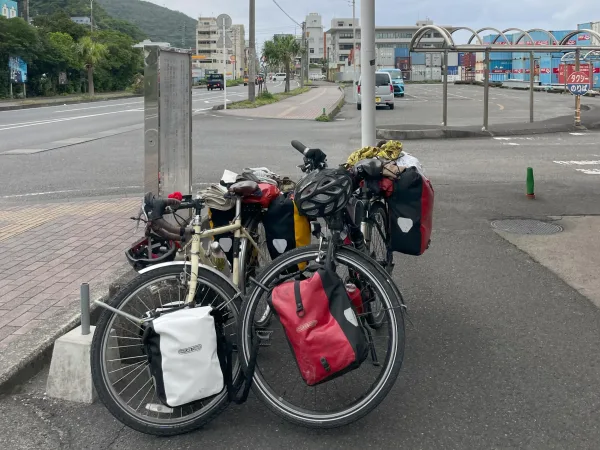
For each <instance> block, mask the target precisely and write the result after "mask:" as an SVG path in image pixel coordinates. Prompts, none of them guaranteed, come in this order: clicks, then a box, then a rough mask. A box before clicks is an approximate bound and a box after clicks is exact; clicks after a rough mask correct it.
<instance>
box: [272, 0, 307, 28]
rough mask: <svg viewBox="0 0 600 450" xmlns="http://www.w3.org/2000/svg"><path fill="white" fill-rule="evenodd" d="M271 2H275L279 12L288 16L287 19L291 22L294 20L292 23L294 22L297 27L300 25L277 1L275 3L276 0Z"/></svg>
mask: <svg viewBox="0 0 600 450" xmlns="http://www.w3.org/2000/svg"><path fill="white" fill-rule="evenodd" d="M273 3H275V4H276V5H277V7H278V8H279V9H280V10H281V12H283V13H284V14H285V15H286V16H288V17H289V19H290V20H291V21H292V22H294V23H295V24H296V25H298V26H299V27H301V26H302V25H300V24H299V23H298V22H296V21H295V20H294V18H293V17H292V16H290V15H289V14H288V13H286V12H285V10H284V9H283V8H282V7H281V6H279V3H277V1H276V0H273Z"/></svg>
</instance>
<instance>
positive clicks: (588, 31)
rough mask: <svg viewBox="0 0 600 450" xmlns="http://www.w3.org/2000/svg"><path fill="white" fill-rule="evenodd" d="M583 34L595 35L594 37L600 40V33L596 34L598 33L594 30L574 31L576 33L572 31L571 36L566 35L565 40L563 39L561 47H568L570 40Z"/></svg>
mask: <svg viewBox="0 0 600 450" xmlns="http://www.w3.org/2000/svg"><path fill="white" fill-rule="evenodd" d="M582 33H585V34H588V33H589V34H593V35H594V37H595V38H596V39H598V40H600V33H597V32H596V31H594V30H588V29H584V30H574V31H571V32H570V33H569V34H567V35H566V36H565V37H564V38H562V39H561V41H560V45H567V42H569V40H570V39H571V38H572V37H574V36H577V35H578V34H582ZM592 47H597V46H592ZM592 50H594V49H592Z"/></svg>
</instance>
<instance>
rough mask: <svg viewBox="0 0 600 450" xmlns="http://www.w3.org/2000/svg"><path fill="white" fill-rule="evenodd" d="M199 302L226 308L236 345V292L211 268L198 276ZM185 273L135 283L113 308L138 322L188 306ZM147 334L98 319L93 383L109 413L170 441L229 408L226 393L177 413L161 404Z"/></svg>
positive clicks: (164, 271)
mask: <svg viewBox="0 0 600 450" xmlns="http://www.w3.org/2000/svg"><path fill="white" fill-rule="evenodd" d="M198 272H199V273H198V289H197V292H196V303H197V304H199V305H202V306H207V305H211V306H213V307H216V308H227V310H228V312H229V313H230V320H229V322H228V323H226V324H225V327H226V328H225V330H226V334H227V339H228V340H230V341H231V342H233V343H235V342H236V338H235V332H236V331H237V327H236V325H237V320H238V310H237V307H236V305H235V302H234V301H232V299H233V298H234V297H235V296H236V294H237V290H236V289H235V288H234V286H233V285H232V284H231V283H229V282H228V281H227V280H226V279H225V278H224V277H222V276H220V274H218V273H214V272H213V271H211V270H210V269H207V268H204V267H200V268H199V271H198ZM184 273H187V274H188V275H187V276H189V266H187V270H186V271H185V272H184V266H183V265H175V266H167V267H162V268H160V269H156V270H153V271H151V272H149V273H146V274H143V275H141V276H138V277H136V278H135V279H134V280H132V281H131V282H130V283H129V284H128V285H127V286H125V287H124V288H123V289H122V290H121V291H120V292H119V293H118V294H117V295H116V296H115V297H114V298H112V299H111V300H110V301H109V303H108V304H109V305H110V306H112V307H113V308H116V309H118V310H120V311H123V312H127V313H129V314H131V315H133V316H135V317H140V318H141V317H144V316H145V315H146V313H147V312H148V311H151V310H153V309H155V308H157V307H163V308H168V307H169V305H177V304H179V303H180V302H182V301H184V300H185V298H186V294H187V287H186V286H183V285H182V282H181V279H182V278H184V277H185V276H186V275H184V276H182V274H184ZM142 333H143V330H142V329H141V327H140V326H139V325H137V323H134V322H133V321H130V320H129V319H127V318H124V317H123V316H120V315H118V314H115V313H113V312H112V311H108V310H106V311H104V312H103V313H102V315H101V316H100V319H99V320H98V323H97V325H96V330H95V333H94V338H93V341H92V348H91V366H92V379H93V382H94V386H95V388H96V391H97V393H98V397H99V398H100V400H101V401H102V403H104V405H105V406H106V407H107V409H108V410H109V411H110V412H111V413H112V414H113V416H115V417H116V418H117V419H118V420H120V421H121V422H122V423H124V424H125V425H127V426H129V427H131V428H133V429H135V430H137V431H141V432H143V433H147V434H153V435H157V436H171V435H175V434H181V433H186V432H189V431H192V430H195V429H197V428H200V427H202V426H203V425H205V424H206V423H208V422H209V421H210V420H212V419H213V418H215V417H216V416H217V415H218V414H219V413H220V412H221V411H222V410H223V409H224V408H225V407H226V406H227V404H228V397H227V390H226V389H223V391H222V392H221V393H219V394H217V395H215V396H213V397H209V398H207V399H203V400H199V401H197V402H194V403H190V404H187V405H184V406H180V407H177V408H169V407H167V406H165V405H163V404H162V403H161V402H160V400H158V397H157V396H156V392H155V389H154V383H153V379H152V376H151V375H150V372H149V370H148V369H147V366H148V362H147V357H146V354H145V350H144V347H143V345H142V339H141V337H142ZM233 370H234V372H233V376H234V380H237V378H238V377H239V376H240V367H239V363H238V362H236V363H235V365H234V368H233Z"/></svg>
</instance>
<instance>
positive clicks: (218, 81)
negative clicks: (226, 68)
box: [206, 73, 225, 91]
mask: <svg viewBox="0 0 600 450" xmlns="http://www.w3.org/2000/svg"><path fill="white" fill-rule="evenodd" d="M206 89H208V90H209V91H212V90H214V89H220V90H223V89H225V81H224V78H223V74H222V73H211V74H209V75H207V77H206Z"/></svg>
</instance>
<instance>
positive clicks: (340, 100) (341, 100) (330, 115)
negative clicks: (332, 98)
mask: <svg viewBox="0 0 600 450" xmlns="http://www.w3.org/2000/svg"><path fill="white" fill-rule="evenodd" d="M338 88H339V90H340V93H341V95H340V98H338V100H337V102H336V103H335V107H334V108H333V109H332V110H331V112H329V113H328V114H326V116H327V118H328V120H323V121H320V120H319V117H322V116H323V114H319V115H318V116H317V117H315V120H316V121H317V122H331V121H332V120H333V119H334V118H335V116H337V115H338V114H339V113H340V111H341V110H342V107H343V106H344V104H345V103H346V98H345V97H346V94H345V92H344V89H343V88H341V87H339V86H338Z"/></svg>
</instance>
